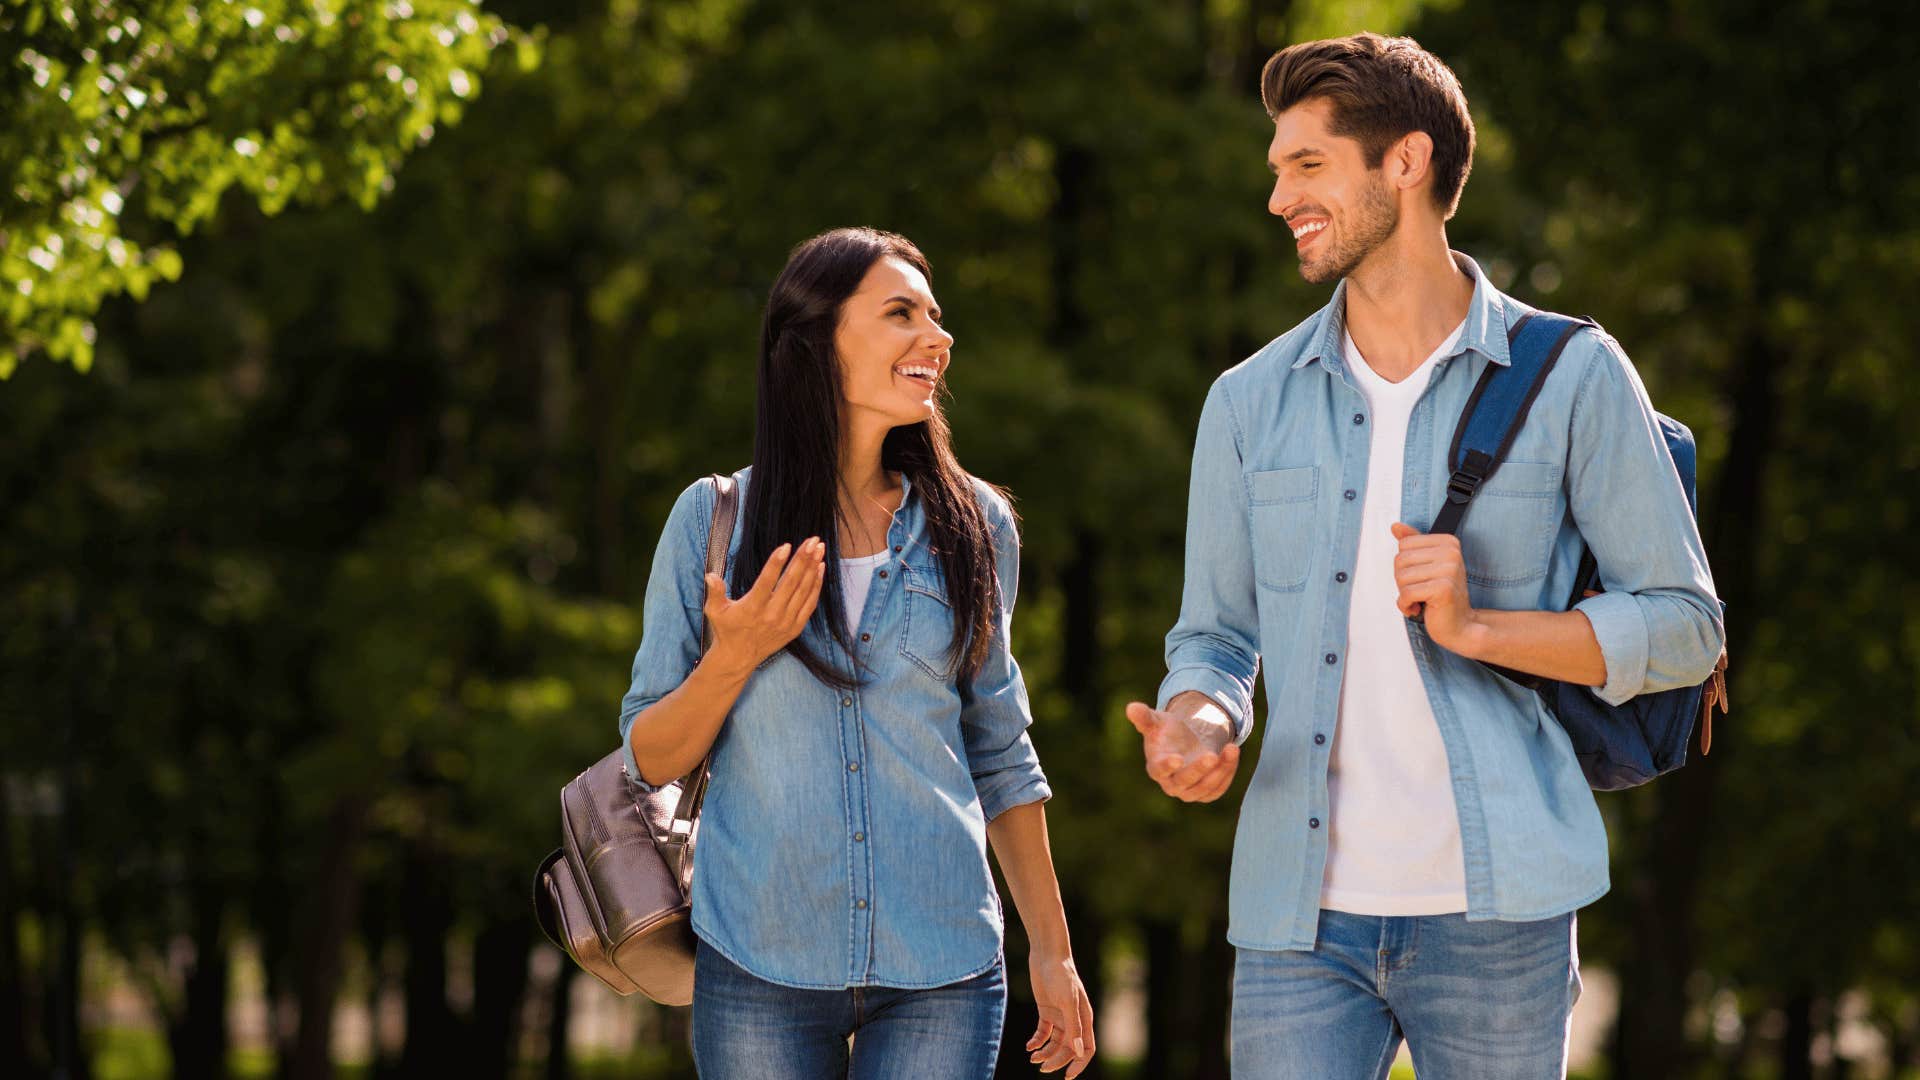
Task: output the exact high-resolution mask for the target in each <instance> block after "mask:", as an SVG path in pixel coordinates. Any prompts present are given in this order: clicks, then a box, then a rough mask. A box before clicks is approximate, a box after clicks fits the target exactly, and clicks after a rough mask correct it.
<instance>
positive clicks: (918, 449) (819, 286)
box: [731, 229, 1000, 688]
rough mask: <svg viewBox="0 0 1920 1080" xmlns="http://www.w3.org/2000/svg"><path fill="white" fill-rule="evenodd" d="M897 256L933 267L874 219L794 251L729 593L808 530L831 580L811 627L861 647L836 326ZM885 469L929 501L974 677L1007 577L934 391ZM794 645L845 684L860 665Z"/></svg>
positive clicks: (891, 448)
mask: <svg viewBox="0 0 1920 1080" xmlns="http://www.w3.org/2000/svg"><path fill="white" fill-rule="evenodd" d="M888 256H892V257H894V258H897V259H900V260H901V261H903V262H905V263H907V264H909V265H911V266H912V267H914V268H915V269H917V270H919V271H920V272H921V273H922V274H924V275H926V276H927V279H928V280H929V281H931V280H932V278H933V271H932V269H931V268H930V267H929V266H928V265H927V259H926V256H924V255H922V254H921V253H920V249H919V248H917V247H915V246H914V245H913V242H912V241H911V240H908V239H907V238H906V237H904V236H896V235H894V234H893V233H888V232H881V231H879V230H877V229H835V230H833V231H832V232H828V233H822V234H821V235H819V236H816V237H814V238H813V239H811V240H808V241H807V242H806V243H803V244H801V245H800V246H799V247H797V248H795V249H794V250H793V254H792V255H791V256H790V257H789V258H788V259H787V265H786V268H785V269H783V270H781V271H780V276H779V277H778V278H777V279H775V281H774V283H773V292H772V294H771V295H770V296H769V297H768V298H767V311H766V318H765V319H764V321H763V322H762V323H761V328H760V366H759V401H758V404H757V408H756V419H755V422H754V438H753V476H752V480H751V482H750V483H749V484H748V485H747V499H746V506H745V508H744V513H745V524H744V535H743V537H742V539H741V544H740V554H739V557H738V558H737V559H736V560H735V562H734V571H733V581H732V582H731V592H732V595H733V596H735V597H739V596H740V595H742V594H744V593H745V592H746V591H747V589H749V588H751V587H752V585H753V581H754V579H755V578H756V577H757V576H758V575H759V573H760V568H761V567H763V566H765V565H766V562H767V559H768V557H769V556H771V555H772V554H773V550H774V549H775V548H777V547H779V546H780V545H781V544H785V543H793V544H796V545H797V544H799V542H800V541H802V540H805V539H806V538H807V537H809V536H818V537H820V538H821V539H822V540H823V541H825V542H826V545H827V552H826V582H825V584H824V585H823V586H822V587H821V590H820V606H819V607H817V608H816V609H814V613H813V618H812V620H811V622H809V624H808V626H809V628H819V629H823V630H824V631H826V632H827V633H828V634H830V635H832V637H833V639H834V640H835V641H837V642H838V643H839V645H840V647H841V649H842V650H843V651H844V652H845V654H846V655H849V656H851V655H854V650H853V648H852V646H851V643H850V641H849V638H850V637H851V636H852V628H851V627H849V626H848V625H847V620H846V616H845V615H844V614H843V613H842V611H841V605H840V603H839V602H838V597H839V596H840V541H839V533H840V530H839V529H838V528H836V524H837V519H838V517H839V507H840V501H839V486H840V443H841V440H842V438H844V433H843V432H842V431H841V430H840V406H841V401H842V400H843V398H844V397H845V392H844V390H843V389H842V379H841V373H840V364H839V360H838V357H837V355H836V353H835V351H834V331H835V329H836V328H837V327H838V326H839V323H840V309H841V307H842V305H844V304H845V303H846V301H847V298H848V297H850V296H852V295H853V294H854V292H855V291H856V290H858V289H859V287H860V282H861V280H862V279H863V278H865V277H866V276H867V271H868V269H870V268H871V267H872V266H873V264H874V263H876V262H879V261H880V260H881V259H883V258H886V257H888ZM880 464H881V467H882V468H885V469H889V470H894V471H898V472H901V473H904V474H905V475H906V477H907V479H908V480H909V481H911V482H912V484H913V492H914V494H915V495H916V496H918V498H919V499H920V500H921V503H922V505H923V506H924V507H925V511H926V517H927V533H928V540H929V541H930V544H931V547H932V552H933V554H934V555H935V556H936V557H937V558H938V559H939V560H940V564H941V568H942V570H943V572H944V575H945V577H946V581H947V596H948V597H949V598H950V599H951V601H952V604H953V637H952V639H951V640H950V641H949V642H948V659H949V660H954V659H958V660H959V661H960V664H959V668H958V673H959V675H960V676H961V677H962V678H971V677H972V676H973V675H974V674H975V673H977V672H978V671H979V670H980V665H981V664H982V663H984V662H985V660H986V656H987V648H988V645H989V639H990V637H991V635H992V630H993V623H994V618H995V614H994V613H995V610H996V609H997V607H998V604H999V599H1000V597H999V585H998V579H997V578H996V576H995V573H994V556H993V534H992V531H991V530H990V528H989V526H988V525H987V520H986V515H985V514H984V513H983V512H982V510H981V508H980V503H979V500H978V498H977V497H976V496H975V494H974V487H973V482H974V481H973V477H971V476H969V475H968V474H967V472H966V470H964V469H962V468H961V467H960V462H959V460H958V459H957V458H955V457H954V456H953V445H952V440H951V438H950V436H949V433H948V428H947V420H946V416H945V414H944V412H943V411H942V410H941V408H940V405H939V401H938V399H936V401H935V405H934V410H933V416H932V417H931V418H930V419H928V420H925V421H922V422H921V423H918V424H909V425H907V426H905V427H897V428H894V429H893V430H892V431H890V432H888V433H887V436H886V439H885V440H884V441H883V442H882V444H881V447H880ZM807 637H808V635H807V634H802V635H801V636H800V637H797V638H795V639H794V640H793V642H792V643H791V644H789V645H788V646H787V651H788V652H789V653H791V654H792V655H793V657H794V658H795V659H796V660H799V661H800V662H801V663H803V664H805V665H806V666H807V670H809V671H811V672H812V673H813V674H814V677H816V678H818V679H819V680H820V681H822V682H824V683H827V684H828V685H830V686H835V687H840V688H846V687H850V686H853V685H855V684H856V683H857V682H858V674H857V673H856V672H853V671H846V670H842V669H841V668H840V667H839V666H838V665H836V664H834V663H833V662H832V661H831V660H829V659H828V658H826V657H823V656H821V655H820V654H819V652H817V651H816V650H815V649H814V648H812V647H811V646H809V645H808V644H807V641H806V639H807Z"/></svg>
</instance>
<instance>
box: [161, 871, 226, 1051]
mask: <svg viewBox="0 0 1920 1080" xmlns="http://www.w3.org/2000/svg"><path fill="white" fill-rule="evenodd" d="M192 895H193V901H192V902H193V922H194V925H193V967H192V969H191V970H189V971H188V972H187V980H186V1004H185V1006H184V1007H183V1008H182V1009H181V1010H180V1016H179V1019H178V1021H177V1022H176V1023H174V1024H172V1025H171V1026H170V1028H169V1030H168V1032H167V1042H168V1044H169V1046H170V1048H171V1049H172V1051H173V1075H174V1076H177V1077H192V1078H194V1080H200V1078H203V1077H205V1078H214V1077H223V1076H225V1075H226V1074H227V1043H228V1040H227V996H228V995H227V976H228V968H229V959H230V957H229V955H228V950H227V941H226V933H225V927H224V925H223V924H224V922H225V903H224V900H223V898H222V896H221V891H220V886H219V884H218V883H217V882H213V881H208V880H206V878H205V875H204V874H202V875H198V880H196V881H195V882H194V885H193V889H192Z"/></svg>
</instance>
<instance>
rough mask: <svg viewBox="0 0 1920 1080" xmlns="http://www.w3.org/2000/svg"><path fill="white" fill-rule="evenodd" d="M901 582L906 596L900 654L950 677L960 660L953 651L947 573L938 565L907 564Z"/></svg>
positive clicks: (924, 668)
mask: <svg viewBox="0 0 1920 1080" xmlns="http://www.w3.org/2000/svg"><path fill="white" fill-rule="evenodd" d="M900 584H901V587H902V589H903V591H904V593H905V600H906V603H905V604H904V605H902V607H903V611H902V615H903V617H902V619H901V621H902V622H903V623H904V624H905V625H904V626H902V627H901V629H900V654H901V655H902V656H904V657H906V658H907V659H908V660H910V661H912V662H913V663H914V665H915V666H917V667H919V668H920V670H922V671H924V672H926V673H927V674H928V675H931V676H933V677H934V678H935V679H938V680H940V681H942V682H947V681H950V680H951V679H952V678H953V675H954V672H955V670H956V669H957V667H958V663H957V657H955V656H954V655H953V654H952V651H951V644H952V641H953V604H952V603H951V602H950V601H948V599H947V576H946V574H945V573H944V572H943V571H942V570H941V568H940V567H938V566H932V567H925V566H906V567H903V568H902V571H901V574H900Z"/></svg>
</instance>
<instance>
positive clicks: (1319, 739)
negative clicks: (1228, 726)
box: [855, 735, 1327, 839]
mask: <svg viewBox="0 0 1920 1080" xmlns="http://www.w3.org/2000/svg"><path fill="white" fill-rule="evenodd" d="M1313 745H1315V746H1325V745H1327V737H1326V736H1325V735H1315V736H1314V737H1313ZM855 839H859V838H858V837H855Z"/></svg>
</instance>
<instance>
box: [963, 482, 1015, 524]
mask: <svg viewBox="0 0 1920 1080" xmlns="http://www.w3.org/2000/svg"><path fill="white" fill-rule="evenodd" d="M967 479H968V480H969V481H971V482H972V484H973V497H974V498H975V499H976V500H978V501H979V503H980V512H981V513H982V514H983V515H985V517H986V519H987V527H988V528H989V529H991V530H992V531H993V534H994V535H995V536H999V535H1002V534H1003V533H1006V532H1007V531H1008V530H1013V531H1015V532H1016V534H1017V532H1018V529H1019V525H1020V515H1019V513H1018V512H1017V511H1015V510H1014V508H1013V493H1012V492H1010V491H1008V490H1007V489H1006V488H1004V487H1001V486H1000V485H999V484H996V483H993V482H992V481H988V480H982V479H981V478H979V477H977V476H975V475H973V474H972V473H968V474H967Z"/></svg>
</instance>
